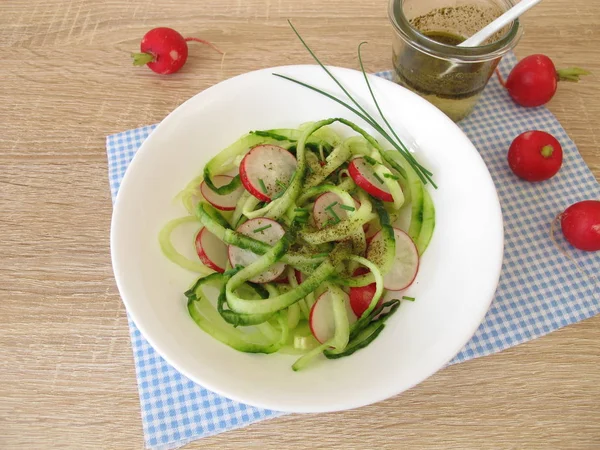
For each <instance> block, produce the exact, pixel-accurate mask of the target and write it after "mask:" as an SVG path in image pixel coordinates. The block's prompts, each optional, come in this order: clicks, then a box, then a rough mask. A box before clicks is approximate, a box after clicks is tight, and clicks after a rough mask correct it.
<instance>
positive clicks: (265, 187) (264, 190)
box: [258, 178, 267, 194]
mask: <svg viewBox="0 0 600 450" xmlns="http://www.w3.org/2000/svg"><path fill="white" fill-rule="evenodd" d="M258 184H260V189H261V191H263V194H266V193H267V186H265V182H264V181H263V179H262V178H259V179H258Z"/></svg>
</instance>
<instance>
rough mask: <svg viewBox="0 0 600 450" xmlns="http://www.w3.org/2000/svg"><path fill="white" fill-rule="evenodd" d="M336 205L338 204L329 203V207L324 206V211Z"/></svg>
mask: <svg viewBox="0 0 600 450" xmlns="http://www.w3.org/2000/svg"><path fill="white" fill-rule="evenodd" d="M337 204H338V202H333V203H330V204H329V206H326V207H325V209H329V208H333V207H334V206H335V205H337Z"/></svg>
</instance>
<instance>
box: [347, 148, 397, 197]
mask: <svg viewBox="0 0 600 450" xmlns="http://www.w3.org/2000/svg"><path fill="white" fill-rule="evenodd" d="M348 173H350V176H351V177H352V179H353V180H354V182H355V183H356V185H357V186H358V187H360V188H362V189H363V190H365V191H366V192H367V193H368V194H371V195H372V196H373V197H377V198H378V199H380V200H383V201H384V202H393V201H394V198H393V197H392V194H390V191H389V189H388V188H387V186H386V185H385V183H383V182H382V181H380V180H379V179H377V176H376V175H375V171H374V170H373V166H372V165H371V164H369V163H368V162H367V160H366V159H365V158H355V159H353V160H352V162H351V163H350V164H349V165H348Z"/></svg>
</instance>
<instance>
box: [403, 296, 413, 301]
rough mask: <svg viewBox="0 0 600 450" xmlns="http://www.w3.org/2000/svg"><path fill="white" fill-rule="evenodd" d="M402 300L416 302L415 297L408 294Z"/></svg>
mask: <svg viewBox="0 0 600 450" xmlns="http://www.w3.org/2000/svg"><path fill="white" fill-rule="evenodd" d="M402 300H408V301H409V302H414V301H415V298H414V297H407V296H406V295H405V296H403V297H402Z"/></svg>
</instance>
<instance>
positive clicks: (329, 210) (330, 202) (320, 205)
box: [313, 192, 360, 228]
mask: <svg viewBox="0 0 600 450" xmlns="http://www.w3.org/2000/svg"><path fill="white" fill-rule="evenodd" d="M342 205H343V201H342V199H341V198H340V196H339V195H337V194H335V193H333V192H326V193H324V194H321V195H319V197H317V199H316V200H315V204H314V205H313V218H314V221H315V225H316V226H317V228H324V227H326V226H327V225H328V224H330V222H331V223H337V222H338V220H339V221H341V220H346V219H347V218H348V214H349V213H350V212H351V211H349V210H348V209H344V207H345V206H346V205H344V207H343V206H342ZM359 207H360V203H359V202H358V201H357V200H354V209H355V210H357V209H358V208H359Z"/></svg>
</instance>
